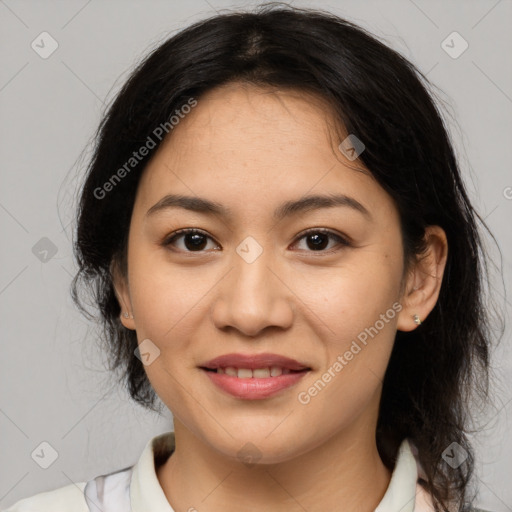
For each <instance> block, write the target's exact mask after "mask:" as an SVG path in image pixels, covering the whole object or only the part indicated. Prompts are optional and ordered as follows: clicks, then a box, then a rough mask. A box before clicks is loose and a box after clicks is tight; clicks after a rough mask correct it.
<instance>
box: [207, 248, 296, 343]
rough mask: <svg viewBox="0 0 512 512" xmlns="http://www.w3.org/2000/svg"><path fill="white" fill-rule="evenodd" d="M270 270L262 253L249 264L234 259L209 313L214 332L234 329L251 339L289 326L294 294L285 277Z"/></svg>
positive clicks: (268, 260) (274, 270)
mask: <svg viewBox="0 0 512 512" xmlns="http://www.w3.org/2000/svg"><path fill="white" fill-rule="evenodd" d="M273 267H276V266H275V265H272V264H271V261H270V258H269V257H267V256H266V252H265V251H264V252H263V254H261V255H260V256H259V257H258V258H257V259H256V260H255V261H253V262H251V263H248V262H247V261H245V260H244V259H243V258H242V257H240V256H239V255H238V254H235V255H234V258H233V266H232V269H231V271H230V272H229V273H228V274H227V276H226V277H225V278H224V279H223V280H222V281H221V283H219V286H218V287H217V296H216V298H215V300H214V303H213V306H212V310H211V316H212V319H213V322H214V324H215V326H216V327H217V328H218V329H222V330H227V329H230V328H231V329H236V330H237V331H239V332H240V333H242V334H243V335H245V336H248V337H255V336H257V335H258V334H260V333H261V332H262V331H263V330H264V329H266V328H270V327H277V328H280V329H287V328H289V327H290V326H291V325H292V323H293V317H294V307H293V298H294V294H293V292H292V291H291V289H290V288H289V286H290V284H289V283H287V282H286V281H287V280H286V278H285V277H286V276H284V275H282V273H281V275H280V272H279V271H278V270H277V269H276V268H273Z"/></svg>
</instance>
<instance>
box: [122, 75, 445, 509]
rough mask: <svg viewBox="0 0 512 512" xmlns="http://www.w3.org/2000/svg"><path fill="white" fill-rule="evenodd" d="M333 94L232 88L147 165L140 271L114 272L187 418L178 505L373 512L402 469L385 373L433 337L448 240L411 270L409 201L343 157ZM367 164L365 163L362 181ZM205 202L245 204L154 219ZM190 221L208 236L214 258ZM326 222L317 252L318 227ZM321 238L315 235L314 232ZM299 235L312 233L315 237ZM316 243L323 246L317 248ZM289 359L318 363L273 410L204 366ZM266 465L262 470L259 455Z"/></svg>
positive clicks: (167, 397) (131, 257) (436, 236)
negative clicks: (249, 242)
mask: <svg viewBox="0 0 512 512" xmlns="http://www.w3.org/2000/svg"><path fill="white" fill-rule="evenodd" d="M326 112H329V110H328V108H327V107H326V106H325V105H324V104H322V101H321V100H319V99H316V98H313V97H309V96H307V95H305V94H304V93H299V92H291V91H286V92H283V91H281V92H279V91H271V90H269V89H261V88H256V87H255V86H250V85H245V86H242V85H241V84H229V85H227V86H223V87H221V88H217V89H215V90H213V91H210V92H209V93H207V94H206V95H204V96H202V97H201V98H200V99H199V100H198V104H197V106H196V107H195V108H194V109H193V110H192V111H191V112H190V113H189V114H188V115H187V116H185V118H184V119H182V120H181V121H180V123H179V125H177V126H176V127H175V128H174V130H173V131H172V132H171V135H172V136H169V137H168V138H167V139H166V140H165V141H164V143H163V144H162V145H161V146H160V148H159V149H158V151H157V153H156V154H155V156H154V157H153V159H152V160H151V162H150V163H149V165H148V166H147V167H146V169H145V171H144V174H143V176H142V178H141V181H140V184H139V188H138V191H137V196H136V200H135V205H134V209H133V214H132V219H131V225H130V233H129V242H128V275H127V276H123V275H122V274H121V273H120V272H119V271H118V270H117V267H115V266H114V267H113V274H114V283H115V287H116V291H117V295H118V299H119V302H120V305H121V309H122V312H124V311H129V312H131V313H133V317H134V318H125V317H123V316H122V315H121V321H122V322H123V325H124V326H125V327H126V328H127V329H135V330H136V332H137V338H138V340H139V343H140V342H141V341H142V340H144V339H147V338H149V339H150V340H151V341H152V343H154V344H155V345H156V346H157V347H158V348H159V350H160V355H159V356H158V357H157V358H156V359H155V360H154V362H152V363H151V364H150V365H148V366H145V370H146V372H147V375H148V378H149V380H150V382H151V384H152V386H153V387H154V389H155V391H156V393H157V394H158V395H159V397H160V398H161V400H162V401H163V402H164V403H165V404H166V406H167V407H168V408H169V409H170V410H171V411H172V413H173V417H174V426H175V436H176V450H175V452H174V453H173V455H172V456H171V457H170V458H169V459H168V460H167V462H166V463H165V464H164V465H162V466H160V467H159V468H157V476H158V479H159V481H160V484H161V487H162V489H163V491H164V493H165V495H166V497H167V499H168V501H169V503H170V504H171V505H172V507H173V508H174V510H176V511H187V510H189V509H190V508H191V507H195V509H197V510H200V511H221V510H222V511H223V512H229V511H235V510H236V511H237V512H240V511H249V510H251V511H253V510H265V511H269V512H274V511H276V512H277V511H279V512H281V511H283V512H284V511H287V512H290V511H295V510H297V511H303V510H304V509H306V510H308V511H309V512H314V511H320V510H336V509H337V508H339V504H340V503H343V510H344V511H345V512H351V511H358V512H360V511H366V510H367V511H373V510H374V508H375V507H376V506H377V505H378V504H379V502H380V500H381V499H382V497H383V495H384V494H385V491H386V489H387V487H388V485H389V481H390V477H391V473H390V471H389V470H388V469H387V468H386V467H385V466H384V464H383V462H382V460H381V459H380V457H379V454H378V451H377V446H376V440H375V431H376V424H377V415H378V407H379V401H380V396H381V391H382V379H383V376H384V373H385V370H386V367H387V363H388V361H389V357H390V353H391V349H392V347H393V341H394V338H395V334H396V331H397V330H402V331H410V330H413V329H415V328H417V325H416V324H415V323H414V320H413V315H414V314H418V315H419V317H420V318H421V319H425V318H426V316H427V315H428V314H429V313H430V311H431V310H432V308H433V307H434V305H435V303H436V301H437V298H438V295H439V290H440V286H441V281H442V275H443V271H444V268H445V263H446V255H447V241H446V236H445V233H444V231H443V230H442V229H441V228H440V227H438V226H430V227H429V228H428V229H427V233H426V238H427V241H428V247H429V250H428V252H427V253H426V255H425V256H424V257H423V258H422V259H421V260H419V261H418V262H417V263H415V264H414V265H413V266H412V267H411V270H410V271H409V272H407V273H405V272H404V261H403V246H402V239H401V233H400V223H399V216H398V211H397V209H396V206H395V204H394V202H393V200H392V198H391V197H390V196H389V195H388V194H387V193H386V192H385V191H384V189H383V188H382V187H381V186H380V185H379V184H378V183H377V182H376V181H375V180H374V179H373V178H372V176H371V175H370V174H369V173H368V172H361V170H363V171H364V169H363V168H362V164H361V163H360V162H359V161H358V160H355V161H350V160H348V159H347V158H345V156H344V155H343V154H342V153H341V152H340V151H339V150H338V148H337V146H338V144H339V143H340V142H341V140H342V139H339V137H338V136H337V135H334V132H335V131H334V130H333V126H334V121H333V120H332V119H330V118H329V116H328V114H327V113H326ZM357 169H359V170H357ZM169 193H174V194H183V195H190V196H200V197H204V198H207V199H209V200H212V201H216V202H218V203H220V204H222V205H223V206H226V207H228V208H230V209H231V211H232V216H230V217H221V216H218V215H206V214H204V213H196V212H191V211H188V210H185V209H182V208H176V207H174V208H169V209H167V210H163V211H159V212H158V213H154V214H152V215H146V212H147V211H148V210H149V209H150V208H151V207H152V206H153V205H155V204H156V203H157V202H158V201H159V200H160V199H161V198H162V197H164V196H165V195H166V194H169ZM313 193H314V194H322V195H324V194H332V193H343V194H346V195H348V196H350V197H352V198H354V199H356V200H357V201H359V202H360V203H361V204H362V205H363V206H364V207H365V208H366V209H367V210H368V211H369V213H370V215H371V218H367V217H366V216H365V215H363V214H362V213H360V212H359V211H357V210H355V209H352V208H350V207H347V206H337V207H332V208H322V209H316V210H309V211H306V212H301V213H294V214H293V215H291V216H290V217H288V218H285V219H283V220H280V221H279V222H276V221H275V220H274V219H273V217H272V213H273V211H274V209H276V208H277V207H278V206H280V205H281V204H282V203H283V202H284V201H287V200H295V199H300V198H301V197H303V196H304V195H307V194H313ZM182 228H196V229H199V230H202V231H204V232H206V234H207V238H205V239H204V245H203V246H202V247H201V249H200V251H202V252H198V251H194V246H193V245H192V244H191V243H190V240H191V239H190V237H188V238H187V237H183V236H182V237H180V238H178V239H177V240H175V242H174V244H173V245H170V246H165V245H164V241H165V239H168V238H169V235H171V234H172V233H173V232H175V231H176V230H178V229H182ZM310 228H326V229H329V230H331V231H333V232H334V234H339V235H341V236H345V237H349V238H350V240H351V241H352V245H351V246H346V245H341V244H340V243H339V242H338V241H337V239H336V238H327V239H326V241H325V243H326V244H328V245H327V247H325V248H324V249H322V250H315V246H314V244H313V243H311V237H304V236H303V235H302V232H304V231H305V230H309V229H310ZM310 234H311V233H310ZM298 235H301V236H300V237H298ZM248 236H251V237H253V238H254V239H255V240H256V241H257V243H258V244H259V245H260V246H261V248H262V249H263V252H262V254H261V255H260V256H259V257H258V258H257V259H256V260H255V261H254V262H252V263H248V262H247V261H245V260H244V259H243V258H242V257H240V256H239V254H238V253H237V252H236V248H237V247H238V246H239V244H240V243H241V242H242V241H243V240H244V239H245V238H246V237H248ZM308 240H309V243H308ZM394 303H399V304H401V306H402V309H401V311H400V312H399V313H397V314H396V316H395V317H394V318H393V319H391V320H389V321H388V322H386V323H385V325H384V327H383V328H382V329H381V330H380V331H379V332H378V335H376V336H375V337H374V338H373V339H369V342H368V344H367V345H366V346H364V348H363V349H362V350H361V351H360V352H359V353H358V354H357V355H355V356H354V357H353V359H352V360H351V361H349V362H348V364H347V365H346V366H345V367H344V368H343V370H342V371H341V372H339V373H338V374H336V376H335V377H334V378H332V379H331V381H330V382H329V383H328V384H327V385H326V386H325V387H324V389H322V390H321V391H320V392H319V393H318V394H317V395H316V396H315V397H314V398H312V399H311V401H310V402H309V403H308V404H302V403H300V402H299V401H298V394H299V393H300V392H301V391H302V392H303V391H307V390H308V388H309V387H311V386H312V385H313V383H314V382H315V381H317V380H318V379H319V378H321V376H322V375H323V374H324V373H325V372H326V371H327V369H328V368H329V367H332V365H333V363H334V362H335V361H336V359H337V357H338V356H339V355H343V354H344V353H345V352H346V351H347V350H348V349H349V348H350V345H351V343H352V341H353V340H355V339H356V337H357V335H358V334H359V333H361V332H362V331H364V329H365V328H366V327H369V326H373V325H374V324H375V322H376V321H377V320H378V319H379V318H380V317H379V315H381V314H384V313H386V311H388V310H389V309H390V308H391V307H392V305H393V304H394ZM232 352H239V353H244V354H248V353H262V352H272V353H277V354H281V355H285V356H288V357H291V358H294V359H296V360H298V361H300V362H303V363H305V364H306V365H307V366H309V367H311V368H312V370H311V371H310V372H309V373H308V374H307V375H306V376H305V377H304V378H303V379H302V380H301V382H299V384H298V385H296V386H294V387H292V388H288V389H286V390H284V391H282V392H280V393H279V394H278V395H276V396H273V397H271V398H268V399H265V400H240V399H237V398H234V397H231V396H228V395H226V394H225V393H223V392H222V391H221V390H219V389H217V387H216V386H214V385H213V384H212V383H211V382H210V380H209V379H208V378H207V377H206V375H205V374H204V373H203V371H202V370H200V369H199V368H198V365H200V364H202V363H205V362H206V361H208V360H210V359H212V358H214V357H216V356H219V355H221V354H226V353H232ZM248 442H250V443H252V444H253V445H255V446H256V447H257V449H258V450H259V453H260V455H261V458H260V459H259V461H258V463H257V464H256V465H254V466H251V467H248V466H247V465H245V464H244V463H243V461H241V460H240V458H239V457H238V456H237V454H238V452H239V451H240V450H241V449H242V448H243V447H244V445H246V443H248Z"/></svg>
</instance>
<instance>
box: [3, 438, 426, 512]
mask: <svg viewBox="0 0 512 512" xmlns="http://www.w3.org/2000/svg"><path fill="white" fill-rule="evenodd" d="M173 450H174V432H166V433H164V434H160V435H158V436H156V437H154V438H153V439H151V440H150V441H148V443H147V444H146V447H145V448H144V450H143V452H142V455H141V456H140V458H139V460H138V461H137V463H136V464H135V465H133V466H131V467H129V468H125V469H122V470H119V471H116V472H113V473H109V474H107V475H100V476H98V477H96V478H94V479H92V480H90V481H89V482H79V483H76V484H70V485H67V486H65V487H61V488H59V489H55V490H53V491H47V492H42V493H39V494H36V495H34V496H31V497H30V498H25V499H22V500H20V501H18V502H16V503H15V504H14V505H12V506H11V507H10V508H8V509H7V510H6V511H5V512H71V511H72V512H174V510H173V508H172V507H171V505H170V504H169V502H168V501H167V498H166V496H165V494H164V491H163V489H162V487H161V486H160V482H159V481H158V478H157V476H156V471H155V462H156V461H163V460H166V458H167V457H169V456H170V454H171V453H172V452H173ZM155 457H156V459H155ZM422 473H423V472H422V470H421V466H420V464H419V463H418V461H417V459H416V457H415V455H414V454H413V452H412V449H411V444H410V443H409V441H408V440H407V439H405V440H404V441H403V442H402V444H401V445H400V448H399V451H398V457H397V461H396V464H395V467H394V470H393V473H392V475H391V481H390V483H389V486H388V488H387V490H386V493H385V494H384V496H383V498H382V500H381V502H380V503H379V505H378V506H377V508H376V509H375V512H433V511H434V508H433V506H432V501H431V498H430V496H429V494H428V493H427V492H426V491H425V490H424V489H423V487H421V486H420V484H419V483H418V475H420V476H422Z"/></svg>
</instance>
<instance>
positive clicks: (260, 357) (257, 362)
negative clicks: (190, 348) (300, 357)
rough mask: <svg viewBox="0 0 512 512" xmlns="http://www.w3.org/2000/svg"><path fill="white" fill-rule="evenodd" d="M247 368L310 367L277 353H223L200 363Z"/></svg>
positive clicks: (292, 368)
mask: <svg viewBox="0 0 512 512" xmlns="http://www.w3.org/2000/svg"><path fill="white" fill-rule="evenodd" d="M228 366H231V367H234V368H248V369H251V370H255V369H257V368H268V367H270V366H279V367H280V368H288V369H289V370H309V369H310V368H309V367H308V366H307V365H305V364H302V363H300V362H299V361H296V360H295V359H291V358H289V357H285V356H281V355H279V354H270V353H264V354H224V355H222V356H219V357H216V358H214V359H211V360H210V361H208V362H206V363H204V364H202V365H201V367H202V368H210V369H216V368H227V367H228Z"/></svg>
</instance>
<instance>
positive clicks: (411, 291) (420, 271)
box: [397, 226, 448, 331]
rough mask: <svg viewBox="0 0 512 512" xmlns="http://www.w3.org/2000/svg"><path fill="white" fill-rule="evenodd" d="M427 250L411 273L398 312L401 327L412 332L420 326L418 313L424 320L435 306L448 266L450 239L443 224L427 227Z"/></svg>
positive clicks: (399, 326) (399, 328)
mask: <svg viewBox="0 0 512 512" xmlns="http://www.w3.org/2000/svg"><path fill="white" fill-rule="evenodd" d="M425 240H426V242H427V249H426V252H425V254H424V255H421V256H420V257H419V259H418V261H416V262H415V263H414V265H413V268H411V270H410V271H409V273H408V276H407V280H406V283H405V287H404V293H403V295H402V298H401V301H400V302H401V304H402V310H401V311H400V313H399V315H398V321H397V329H398V330H399V331H412V330H414V329H416V327H418V325H417V324H416V323H415V322H414V315H418V316H419V318H420V320H421V321H424V320H425V318H427V316H428V315H429V313H430V312H431V311H432V309H434V306H435V305H436V302H437V299H438V297H439V292H440V290H441V283H442V280H443V273H444V269H445V266H446V260H447V256H448V240H447V238H446V233H445V232H444V230H443V229H442V228H441V227H440V226H427V228H426V229H425Z"/></svg>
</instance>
